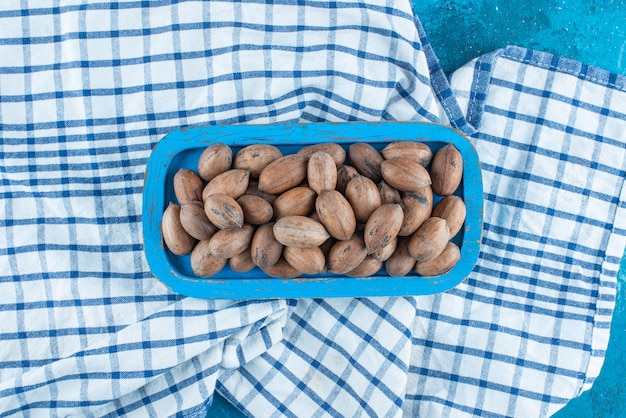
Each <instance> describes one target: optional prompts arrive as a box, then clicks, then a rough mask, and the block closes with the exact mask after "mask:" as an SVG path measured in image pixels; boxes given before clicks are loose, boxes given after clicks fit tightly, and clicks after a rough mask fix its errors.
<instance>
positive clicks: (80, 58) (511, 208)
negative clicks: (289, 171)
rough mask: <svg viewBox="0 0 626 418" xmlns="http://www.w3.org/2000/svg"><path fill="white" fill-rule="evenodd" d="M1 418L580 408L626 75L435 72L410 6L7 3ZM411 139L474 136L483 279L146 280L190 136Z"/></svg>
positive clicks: (595, 365) (540, 63)
mask: <svg viewBox="0 0 626 418" xmlns="http://www.w3.org/2000/svg"><path fill="white" fill-rule="evenodd" d="M0 57H2V58H0V135H1V136H0V153H1V154H0V155H1V158H0V176H1V177H0V178H1V179H2V182H1V184H0V198H1V199H2V203H1V204H0V229H1V231H0V260H1V261H0V416H72V415H73V416H98V417H100V416H120V415H127V416H170V415H175V414H179V415H182V416H200V417H202V416H204V415H205V414H206V411H207V407H208V406H209V404H210V402H211V399H212V395H213V393H214V391H215V390H216V389H217V390H219V391H220V392H221V393H222V394H224V396H226V397H227V398H228V399H230V400H231V401H232V402H233V403H235V404H236V405H238V406H239V407H240V408H241V409H242V410H243V411H246V412H248V413H249V414H250V415H254V416H270V415H274V416H325V415H326V416H342V415H343V416H358V415H363V416H400V415H402V414H403V413H404V415H406V416H417V415H420V416H421V415H425V416H429V415H433V414H436V415H444V416H445V415H455V416H456V415H460V414H467V415H476V414H485V415H489V414H491V415H493V416H497V415H503V416H509V415H518V416H528V415H533V416H534V415H538V414H539V415H542V414H543V415H545V414H549V413H551V412H553V411H555V410H556V409H558V408H559V407H560V406H562V405H563V404H564V403H565V402H567V400H569V399H571V398H572V397H575V396H576V395H577V394H578V393H579V392H580V391H581V390H583V389H585V388H588V387H589V385H590V384H591V383H592V382H593V378H594V377H595V376H596V375H597V374H598V372H599V369H600V366H601V363H602V359H603V350H604V349H605V348H606V343H607V340H608V326H609V324H610V318H611V313H612V309H613V304H614V292H615V276H616V274H617V268H618V265H619V259H620V257H621V255H622V252H623V248H624V235H625V232H626V227H625V225H624V220H623V219H624V206H625V205H624V197H625V196H624V192H623V189H624V188H623V179H624V177H625V170H626V168H625V163H624V162H625V161H626V158H625V156H624V148H625V145H624V143H625V142H626V138H625V132H626V130H625V129H624V128H625V123H624V120H625V117H624V112H625V107H626V98H625V96H626V93H625V92H624V90H625V86H624V79H623V78H622V77H618V76H615V75H613V74H609V73H606V72H604V71H601V70H598V69H594V68H591V67H587V66H584V65H582V64H579V63H575V62H572V61H568V60H563V59H559V58H557V57H553V56H549V55H545V54H541V53H539V52H533V51H528V50H523V49H519V48H514V47H511V48H508V49H505V50H502V51H497V52H496V53H494V54H490V55H488V56H486V57H481V58H479V59H477V60H476V61H474V62H472V63H470V64H469V65H468V66H466V67H464V68H462V69H460V70H459V71H458V72H457V73H456V74H455V76H454V78H453V79H452V86H450V84H448V81H447V79H446V78H445V76H444V75H443V73H442V71H441V69H440V67H439V65H438V62H437V59H436V56H435V54H434V53H433V51H432V49H431V47H430V45H429V44H428V41H427V38H426V36H425V34H424V33H423V30H422V28H421V26H420V24H419V21H418V20H417V19H416V18H415V17H414V16H413V14H412V11H411V6H410V4H409V2H406V1H403V2H382V1H371V2H363V3H343V2H306V3H304V2H290V1H284V2H280V1H278V2H277V1H273V2H267V3H266V2H261V1H250V2H201V1H159V2H139V1H124V2H112V3H109V2H106V3H105V2H91V3H83V2H77V1H69V2H62V3H61V2H58V1H57V2H53V5H52V6H50V5H48V4H46V5H40V6H35V5H33V4H32V3H26V2H17V1H7V2H3V4H2V6H0ZM351 120H416V121H428V122H435V123H442V124H447V125H451V126H453V127H455V128H457V129H459V130H461V131H463V132H464V133H466V134H467V135H468V136H470V137H471V138H472V140H473V141H474V142H475V144H476V147H477V150H478V151H479V155H480V157H481V160H482V163H483V167H482V168H483V176H484V178H483V180H484V193H485V226H484V232H483V235H484V238H483V242H482V251H481V255H480V259H479V263H478V265H477V267H476V269H475V270H474V272H473V273H472V275H470V277H469V278H468V279H467V280H466V281H465V282H464V283H462V284H461V285H460V286H458V287H457V288H455V289H453V290H451V291H449V292H446V293H445V294H441V295H435V296H426V297H403V298H382V297H381V298H358V299H300V300H265V301H263V300H261V301H255V300H251V301H221V300H218V301H207V300H201V299H195V298H188V297H182V296H180V295H176V294H173V293H172V292H171V291H169V290H168V289H167V288H166V287H165V286H163V285H162V284H161V283H160V282H159V281H158V280H157V279H156V278H154V277H153V276H152V274H151V273H150V270H149V268H148V266H147V263H146V261H145V257H144V255H143V247H142V235H141V194H142V192H143V188H142V184H143V171H144V169H145V165H146V162H147V159H148V156H149V155H150V150H151V149H152V147H153V146H154V145H155V144H156V143H157V142H158V140H159V139H160V138H162V137H163V136H164V135H165V134H167V133H168V132H170V131H172V130H174V129H177V128H180V127H182V126H191V125H207V124H235V123H280V122H300V123H310V122H323V121H333V122H337V121H351Z"/></svg>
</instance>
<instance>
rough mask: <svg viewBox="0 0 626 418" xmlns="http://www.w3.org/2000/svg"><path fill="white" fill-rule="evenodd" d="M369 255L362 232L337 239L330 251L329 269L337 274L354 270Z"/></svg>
mask: <svg viewBox="0 0 626 418" xmlns="http://www.w3.org/2000/svg"><path fill="white" fill-rule="evenodd" d="M365 257H367V248H366V247H365V242H364V241H363V237H362V236H361V234H354V235H353V236H352V238H350V239H347V240H344V241H337V242H336V243H335V244H334V245H333V246H332V248H331V249H330V252H329V253H328V270H329V271H330V272H332V273H335V274H345V273H347V272H349V271H352V270H354V269H355V268H357V267H358V265H359V264H361V263H362V262H363V260H365Z"/></svg>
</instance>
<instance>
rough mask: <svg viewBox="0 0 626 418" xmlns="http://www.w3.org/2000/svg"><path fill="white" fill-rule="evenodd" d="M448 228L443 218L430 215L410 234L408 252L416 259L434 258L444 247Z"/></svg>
mask: <svg viewBox="0 0 626 418" xmlns="http://www.w3.org/2000/svg"><path fill="white" fill-rule="evenodd" d="M449 236H450V230H449V229H448V224H447V223H446V221H445V219H441V218H437V217H431V218H428V219H427V220H425V221H424V223H423V224H422V225H421V226H420V227H419V228H418V229H417V231H415V233H414V234H413V235H411V240H410V241H409V253H410V254H411V257H413V258H414V259H415V260H416V261H419V262H422V261H430V260H433V259H435V258H436V257H437V256H438V255H439V254H441V252H442V251H443V250H444V248H446V244H447V242H448V237H449Z"/></svg>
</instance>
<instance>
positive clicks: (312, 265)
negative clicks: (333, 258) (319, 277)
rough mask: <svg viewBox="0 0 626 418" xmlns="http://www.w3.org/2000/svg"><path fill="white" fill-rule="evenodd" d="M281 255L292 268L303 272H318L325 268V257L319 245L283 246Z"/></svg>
mask: <svg viewBox="0 0 626 418" xmlns="http://www.w3.org/2000/svg"><path fill="white" fill-rule="evenodd" d="M283 257H284V258H285V260H286V261H287V262H288V263H289V264H290V265H291V266H292V267H293V268H295V269H296V270H298V271H300V272H302V273H303V274H319V273H322V272H324V270H325V269H326V257H324V253H323V252H322V250H321V249H320V248H319V247H311V248H295V247H285V248H284V249H283Z"/></svg>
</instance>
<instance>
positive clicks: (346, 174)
mask: <svg viewBox="0 0 626 418" xmlns="http://www.w3.org/2000/svg"><path fill="white" fill-rule="evenodd" d="M359 175H360V174H359V172H358V171H356V168H354V167H352V166H350V165H342V166H341V167H339V169H338V170H337V186H336V187H335V189H336V190H337V191H338V192H339V193H344V192H345V191H346V186H347V185H348V183H349V182H350V180H352V179H353V178H355V177H357V176H359Z"/></svg>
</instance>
